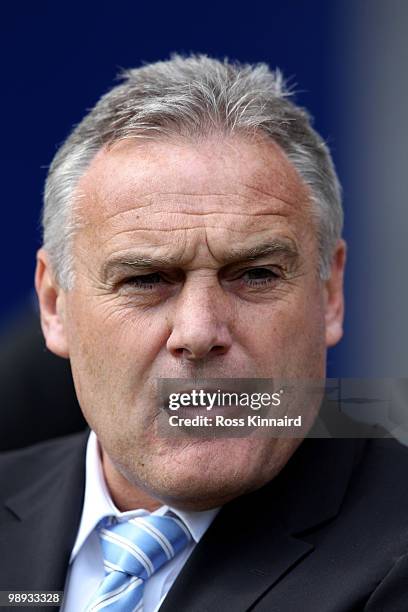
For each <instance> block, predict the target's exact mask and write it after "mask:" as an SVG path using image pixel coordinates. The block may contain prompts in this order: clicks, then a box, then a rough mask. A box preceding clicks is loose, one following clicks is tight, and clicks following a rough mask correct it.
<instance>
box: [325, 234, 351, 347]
mask: <svg viewBox="0 0 408 612" xmlns="http://www.w3.org/2000/svg"><path fill="white" fill-rule="evenodd" d="M345 265H346V243H345V242H344V240H339V241H338V243H337V245H336V249H335V251H334V255H333V259H332V263H331V268H330V270H331V271H330V278H329V279H328V280H327V281H325V283H324V285H325V286H324V296H325V324H326V346H327V347H329V346H334V345H335V344H337V342H339V340H340V339H341V337H342V335H343V318H344V294H343V278H344V268H345Z"/></svg>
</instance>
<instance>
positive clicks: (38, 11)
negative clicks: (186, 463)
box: [0, 0, 408, 377]
mask: <svg viewBox="0 0 408 612" xmlns="http://www.w3.org/2000/svg"><path fill="white" fill-rule="evenodd" d="M1 12H2V15H1V20H0V23H1V25H0V45H1V54H0V58H1V82H2V95H1V98H0V104H1V119H2V126H1V133H2V146H1V150H0V155H1V167H2V170H3V175H2V230H1V242H0V244H1V261H2V292H1V295H2V298H1V305H0V327H1V328H3V329H5V328H7V327H8V326H9V325H10V324H11V321H12V319H13V318H14V317H15V316H16V313H17V312H18V311H19V310H20V309H21V308H22V307H23V306H24V304H25V303H27V300H29V299H30V295H31V293H30V292H31V291H32V285H33V280H32V279H33V272H34V265H35V252H36V249H37V248H38V246H39V245H40V240H41V233H40V224H39V219H40V209H41V198H42V189H43V183H44V179H45V175H46V168H47V166H48V164H49V163H50V161H51V159H52V157H53V155H54V153H55V151H56V148H57V146H58V145H59V144H60V143H61V142H62V141H63V140H64V138H65V137H66V136H67V134H68V133H69V131H70V129H71V127H72V126H73V125H74V124H75V123H77V122H79V121H80V120H81V118H82V116H83V115H84V112H85V110H86V109H87V108H89V107H91V106H92V105H93V104H94V103H95V101H96V100H97V99H98V97H99V96H100V95H101V94H102V93H103V92H104V91H106V90H107V89H109V88H110V87H111V86H112V84H113V83H114V79H115V75H116V74H117V73H118V71H119V70H120V69H121V68H128V67H134V66H137V65H140V63H141V62H149V61H154V60H157V59H163V58H167V57H168V56H169V54H170V53H171V52H173V51H177V52H180V53H183V52H185V53H188V52H190V51H195V52H203V53H207V54H209V55H213V56H216V57H224V56H228V57H230V58H233V59H238V60H241V61H248V62H258V61H265V62H268V63H269V64H270V65H271V66H272V67H275V66H279V67H280V68H281V69H282V70H283V72H284V74H285V76H286V77H288V78H289V79H290V82H291V83H292V84H293V85H294V86H295V89H296V91H297V92H298V94H297V100H298V102H299V103H300V104H302V105H304V106H306V107H307V108H308V109H309V111H310V112H311V113H312V115H313V116H314V118H315V126H316V127H317V129H318V131H319V132H320V133H321V134H322V135H323V137H324V138H325V139H326V140H327V141H328V144H329V146H330V148H331V150H332V153H333V157H334V160H335V163H336V166H337V169H338V173H339V175H340V179H341V182H342V184H343V187H344V207H345V212H346V225H345V237H346V239H347V241H348V243H349V264H348V271H347V278H346V298H347V316H346V326H345V337H344V339H343V341H342V343H341V344H340V345H339V346H338V347H336V348H335V349H333V350H332V351H330V354H329V371H328V374H329V376H332V377H338V376H354V377H358V376H361V377H362V376H393V377H397V376H406V371H407V365H408V326H407V325H406V322H405V317H406V312H408V283H407V275H406V272H405V269H406V262H407V261H408V246H407V239H406V234H407V231H406V230H407V216H408V213H407V204H406V197H407V196H406V193H407V189H406V187H407V176H408V173H407V171H406V164H407V159H408V156H407V155H406V153H407V151H406V148H407V146H406V142H408V138H407V136H408V134H407V131H408V128H407V123H406V121H405V113H406V110H405V109H406V107H407V103H408V84H407V76H406V73H407V66H408V63H407V60H408V53H407V48H408V45H407V42H406V40H407V39H408V36H407V33H408V25H407V18H408V3H406V2H404V1H398V0H391V1H389V2H384V1H381V0H372V1H371V2H368V1H362V0H331V2H327V0H314V1H309V2H302V1H301V0H297V1H294V0H286V2H284V3H283V2H275V1H270V2H256V1H254V2H251V3H246V4H245V5H244V9H239V8H238V4H234V3H226V2H225V3H222V2H218V3H210V2H206V3H189V4H187V3H177V2H175V3H174V2H172V3H159V4H157V3H151V4H147V3H140V2H139V3H136V2H123V1H122V2H116V3H113V2H104V1H99V2H88V3H86V2H84V3H81V4H79V3H75V2H70V3H67V2H59V3H56V2H45V1H43V2H36V3H29V2H25V3H24V2H23V3H22V2H16V3H14V4H13V5H11V4H9V5H8V6H7V7H6V8H4V6H3V8H2V9H1Z"/></svg>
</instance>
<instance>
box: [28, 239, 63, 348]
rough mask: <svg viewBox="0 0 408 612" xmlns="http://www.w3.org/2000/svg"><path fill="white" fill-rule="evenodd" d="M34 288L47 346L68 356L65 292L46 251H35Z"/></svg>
mask: <svg viewBox="0 0 408 612" xmlns="http://www.w3.org/2000/svg"><path fill="white" fill-rule="evenodd" d="M35 288H36V291H37V295H38V301H39V304H40V312H41V327H42V331H43V334H44V338H45V344H46V345H47V348H48V349H49V350H50V351H52V352H53V353H55V354H56V355H59V357H66V358H67V357H69V351H68V342H67V335H66V329H65V327H66V325H65V299H66V297H65V292H64V291H63V289H61V287H59V285H58V283H57V282H56V280H55V277H54V274H53V272H52V269H51V265H50V262H49V258H48V255H47V252H46V251H45V250H44V249H40V250H39V251H38V253H37V267H36V270H35Z"/></svg>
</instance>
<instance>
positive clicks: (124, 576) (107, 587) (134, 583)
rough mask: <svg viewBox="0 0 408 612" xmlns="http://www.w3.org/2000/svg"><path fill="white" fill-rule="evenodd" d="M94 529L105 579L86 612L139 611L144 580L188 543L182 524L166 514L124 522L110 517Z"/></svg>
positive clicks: (184, 527)
mask: <svg viewBox="0 0 408 612" xmlns="http://www.w3.org/2000/svg"><path fill="white" fill-rule="evenodd" d="M97 530H98V532H99V536H100V542H101V546H102V551H103V558H104V566H105V572H106V576H105V578H104V579H103V581H102V583H101V585H100V587H99V589H98V590H97V592H96V593H95V595H94V596H93V598H92V600H91V603H90V604H89V605H88V608H87V612H96V611H97V610H106V612H108V611H109V612H124V611H126V612H134V611H136V610H142V605H143V591H144V586H145V583H146V580H147V579H148V578H150V576H151V575H152V574H153V573H154V572H157V570H158V569H159V568H160V567H162V566H163V565H164V564H165V563H168V561H171V559H173V558H174V557H175V556H176V555H177V554H178V553H179V552H180V551H181V550H183V549H184V548H185V547H186V546H187V544H188V543H189V542H190V541H191V534H190V532H189V531H188V529H187V527H186V526H185V525H184V523H183V522H182V521H181V520H180V519H179V518H177V517H175V516H173V515H172V516H169V515H168V514H167V515H165V516H156V515H153V514H149V515H145V516H137V517H135V518H133V519H130V520H128V521H126V522H124V523H118V522H117V521H116V519H114V518H113V519H112V517H110V518H108V519H103V521H101V523H100V524H99V525H98V528H97Z"/></svg>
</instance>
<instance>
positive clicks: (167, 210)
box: [38, 137, 344, 509]
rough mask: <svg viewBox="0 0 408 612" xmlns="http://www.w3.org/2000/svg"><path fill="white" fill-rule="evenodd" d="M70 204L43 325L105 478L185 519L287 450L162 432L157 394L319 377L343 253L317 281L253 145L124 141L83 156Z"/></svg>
mask: <svg viewBox="0 0 408 612" xmlns="http://www.w3.org/2000/svg"><path fill="white" fill-rule="evenodd" d="M77 201H78V208H79V210H78V214H79V218H80V228H79V229H78V231H77V233H76V236H75V240H74V258H75V285H74V287H73V288H72V289H71V290H70V291H67V292H64V291H62V290H60V289H58V288H57V287H55V291H56V301H55V309H54V313H53V316H48V315H47V313H46V312H43V327H44V331H45V335H46V338H47V344H48V346H49V348H50V349H51V350H54V352H57V353H58V354H61V355H64V356H69V358H70V360H71V366H72V371H73V376H74V381H75V386H76V391H77V394H78V399H79V402H80V404H81V407H82V409H83V412H84V414H85V417H86V419H87V420H88V422H89V424H90V426H91V428H92V429H94V431H95V432H96V434H97V436H98V439H99V441H100V443H101V445H102V448H103V451H104V462H105V464H106V463H107V464H109V466H110V467H109V468H108V471H109V472H110V473H112V472H116V474H117V475H120V476H121V477H124V478H125V479H126V480H127V481H128V482H130V483H131V484H133V485H135V486H137V487H141V488H142V489H144V490H145V491H146V492H147V493H148V494H149V495H151V496H152V497H155V498H157V499H159V500H161V501H163V502H167V503H172V504H173V505H178V506H179V507H186V508H196V509H201V508H202V509H204V508H206V507H211V506H215V505H218V504H220V503H224V502H225V501H227V500H228V499H231V498H233V497H235V496H237V495H240V494H242V493H244V492H247V491H250V490H252V489H254V488H257V487H259V486H261V485H262V484H264V483H265V482H267V481H268V480H270V479H271V478H273V477H274V475H275V474H276V473H277V472H278V471H279V470H280V469H281V468H282V466H283V465H284V464H285V463H286V462H287V460H288V458H289V457H290V455H291V454H292V453H293V452H294V450H295V448H296V446H297V445H298V443H299V440H293V439H292V440H290V439H283V438H281V439H271V438H259V437H251V436H249V437H245V438H217V439H213V440H210V439H201V440H199V439H194V440H191V439H190V440H185V439H184V440H181V439H177V440H174V439H173V440H168V439H164V438H161V437H160V436H158V435H157V431H156V426H157V411H158V403H157V393H156V392H157V386H156V385H157V380H158V379H160V378H194V377H199V378H201V379H203V378H206V379H211V378H278V379H284V380H288V379H303V380H304V379H307V378H319V379H321V378H323V377H324V376H325V353H326V346H327V345H329V344H334V343H335V342H337V340H338V339H339V338H340V335H341V317H342V301H341V300H342V297H341V273H342V268H343V263H344V257H343V255H342V254H343V246H342V245H340V246H339V249H338V252H337V254H336V257H335V260H334V262H335V263H334V265H333V275H332V280H331V281H330V282H326V283H324V282H322V281H321V280H320V279H319V276H318V266H319V258H318V244H317V241H316V225H315V221H314V220H313V215H312V212H311V204H310V197H309V192H308V189H307V187H306V186H305V185H304V184H303V182H302V181H301V180H300V178H299V176H298V175H297V173H296V171H295V170H294V169H293V167H292V165H291V164H290V163H289V161H288V160H287V158H286V157H285V155H284V154H283V153H282V152H281V150H280V148H279V147H278V146H277V145H274V144H273V143H271V142H269V141H265V140H262V139H258V140H256V141H255V140H252V141H249V140H247V139H244V138H238V137H234V138H229V139H224V138H222V137H219V138H215V137H214V138H212V139H208V140H206V141H203V142H200V143H190V144H187V143H174V142H173V143H170V142H161V143H160V142H154V143H153V142H152V143H146V142H143V143H136V142H134V141H124V142H121V143H118V144H116V145H115V146H113V147H112V148H111V149H110V150H104V151H102V152H100V153H99V154H98V155H97V156H96V158H95V159H94V160H93V162H92V163H91V165H90V167H89V169H88V170H87V172H86V173H85V175H84V176H83V177H82V179H81V181H80V183H79V187H78V200H77ZM42 260H43V261H46V257H44V255H41V254H40V262H41V261H42ZM46 265H47V264H45V267H44V269H46ZM40 266H41V263H40ZM39 275H40V276H41V273H40V274H39ZM38 285H39V286H40V290H39V293H40V301H41V302H42V309H43V311H46V309H47V306H46V305H44V304H45V301H46V300H44V299H41V280H40V281H39V282H38ZM314 410H315V407H312V406H311V407H310V411H311V412H313V411H314Z"/></svg>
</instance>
